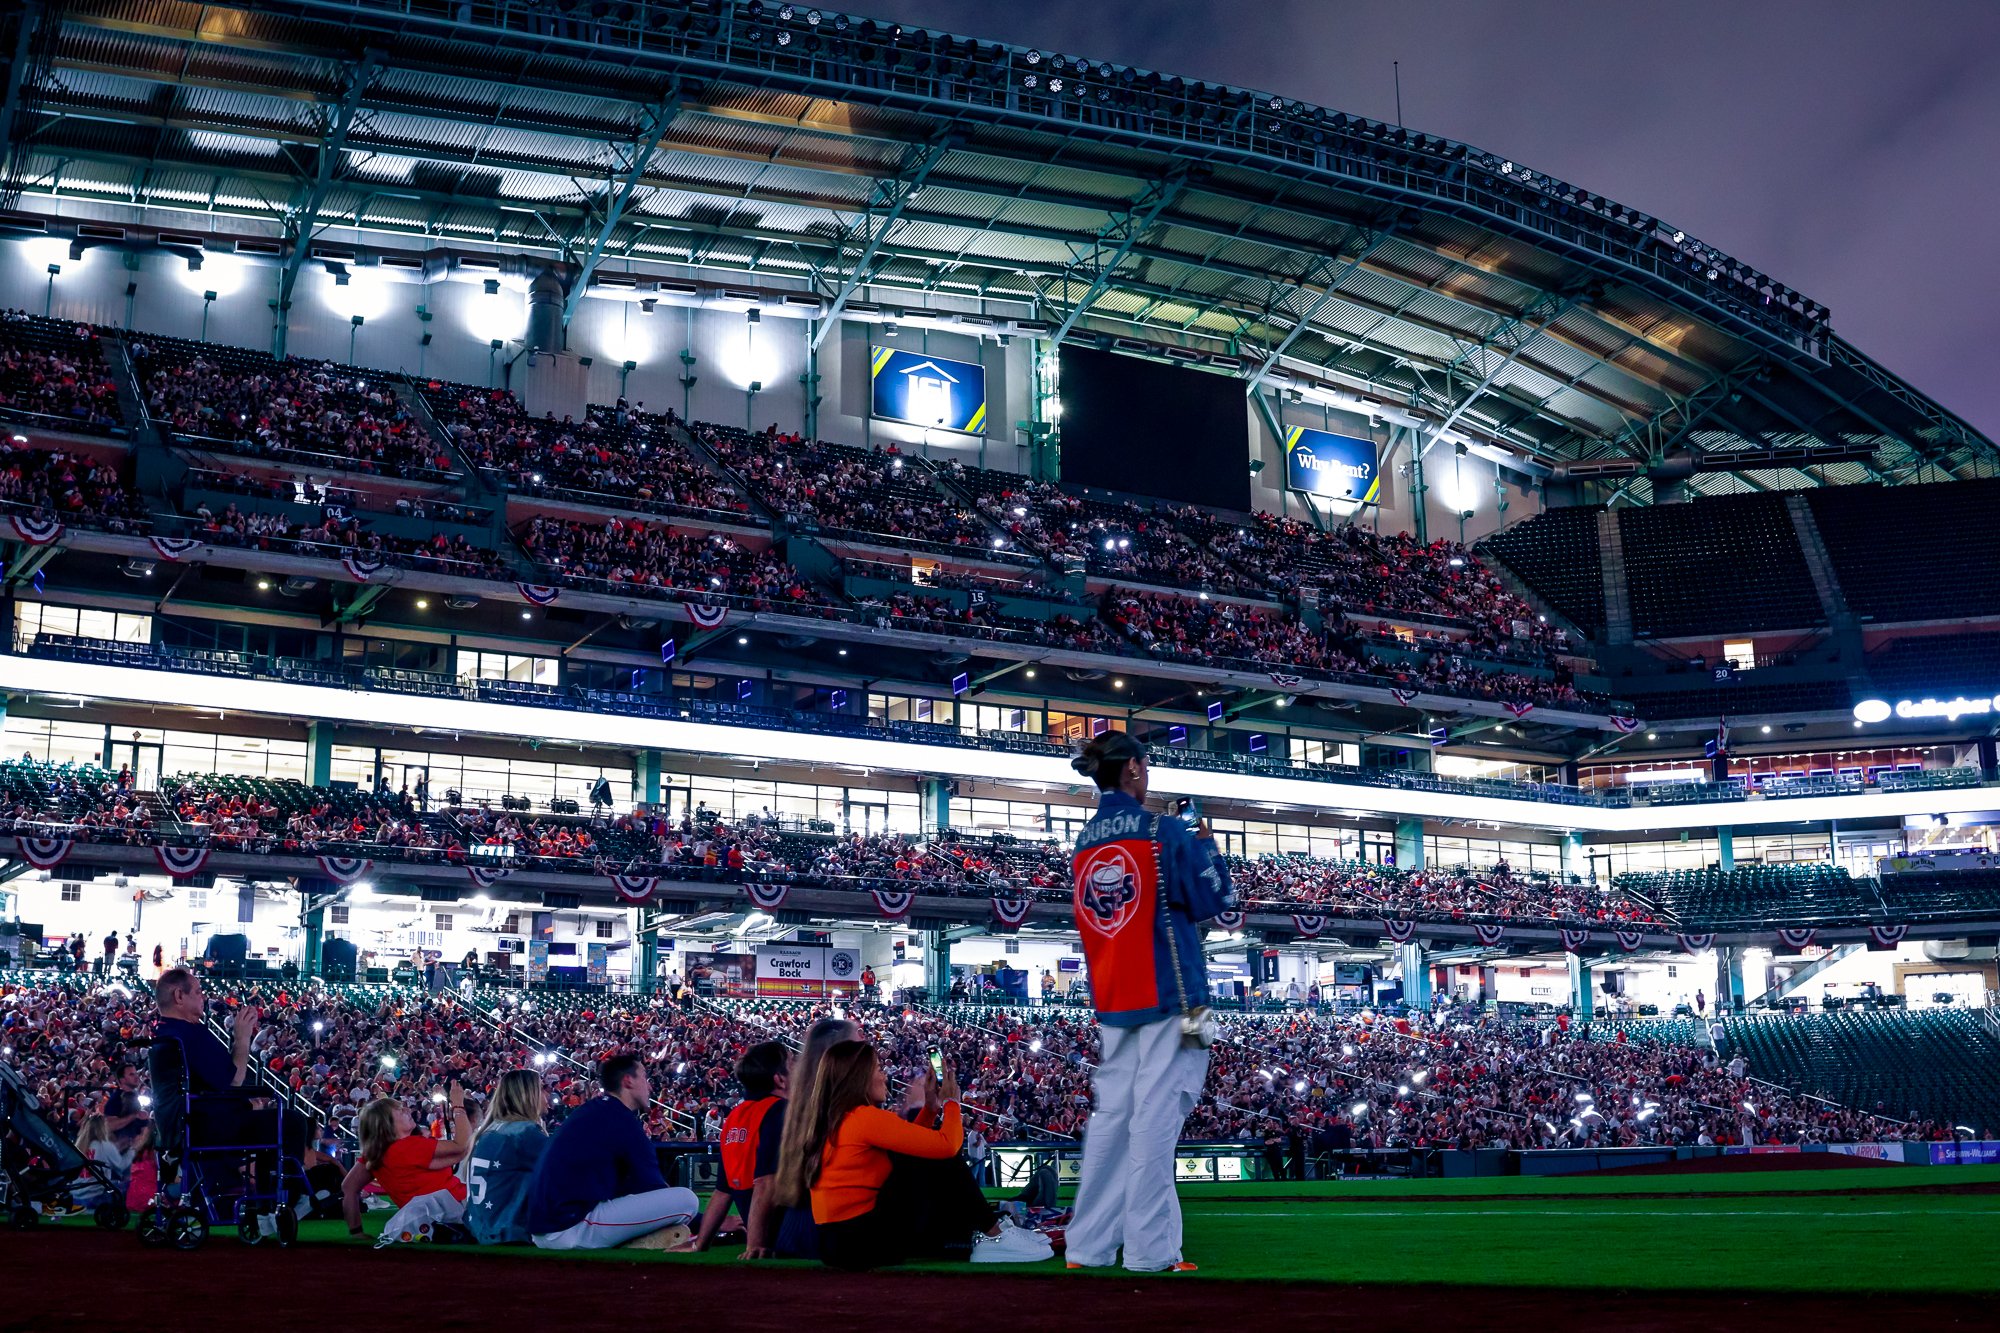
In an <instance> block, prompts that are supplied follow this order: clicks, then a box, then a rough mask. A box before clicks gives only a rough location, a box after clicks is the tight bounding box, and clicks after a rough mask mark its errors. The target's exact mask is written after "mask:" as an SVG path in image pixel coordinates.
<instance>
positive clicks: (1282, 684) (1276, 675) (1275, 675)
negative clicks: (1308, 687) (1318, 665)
mask: <svg viewBox="0 0 2000 1333" xmlns="http://www.w3.org/2000/svg"><path fill="white" fill-rule="evenodd" d="M1271 683H1272V684H1273V685H1276V686H1277V687H1278V688H1279V689H1281V690H1296V689H1297V688H1298V687H1299V686H1301V685H1303V684H1305V683H1306V678H1305V677H1304V676H1288V675H1286V674H1285V673H1284V672H1282V671H1273V672H1272V673H1271Z"/></svg>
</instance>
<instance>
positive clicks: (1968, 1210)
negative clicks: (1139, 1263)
mask: <svg viewBox="0 0 2000 1333" xmlns="http://www.w3.org/2000/svg"><path fill="white" fill-rule="evenodd" d="M1974 1184H1977V1185H1985V1186H1989V1187H1990V1186H1994V1185H2000V1167H1907V1168H1901V1169H1894V1170H1889V1169H1884V1170H1879V1171H1861V1170H1848V1171H1799V1172H1785V1173H1768V1174H1767V1173H1757V1174H1746V1175H1682V1176H1622V1177H1609V1178H1603V1177H1599V1178H1591V1179H1578V1178H1574V1177H1571V1178H1562V1177H1555V1178H1510V1179H1497V1180H1417V1181H1397V1180H1370V1181H1354V1182H1312V1183H1305V1184H1296V1183H1290V1182H1265V1183H1255V1184H1232V1185H1190V1186H1183V1187H1182V1189H1181V1201H1182V1206H1183V1211H1184V1215H1185V1218H1186V1228H1187V1240H1186V1252H1187V1255H1188V1257H1189V1258H1190V1259H1192V1260H1194V1261H1195V1262H1196V1263H1198V1264H1200V1265H1201V1277H1202V1278H1204V1279H1222V1280H1237V1281H1294V1282H1298V1281H1306V1282H1341V1283H1349V1282H1360V1283H1392V1284H1403V1283H1424V1284H1445V1285H1497V1286H1521V1287H1571V1288H1598V1289H1678V1290H1691V1289H1709V1290H1724V1289H1728V1290H1743V1291H1817V1292H1822V1293H1825V1292H1854V1293H1857V1294H1859V1293H1883V1292H1899V1291H1903V1292H1930V1293H1965V1294H1967V1295H1971V1294H1974V1293H1981V1292H2000V1192H1994V1193H1984V1194H1943V1193H1909V1192H1903V1191H1908V1190H1910V1189H1911V1187H1914V1186H1958V1185H1974ZM1551 1196H1563V1197H1551ZM370 1220H371V1224H372V1225H373V1226H375V1227H379V1226H380V1223H381V1221H382V1216H381V1215H380V1214H376V1215H373V1216H372V1217H371V1219H370ZM304 1230H305V1238H306V1239H307V1240H310V1241H313V1242H326V1243H338V1244H357V1243H361V1242H353V1241H349V1240H348V1238H347V1235H346V1233H345V1230H344V1229H343V1228H341V1227H340V1226H339V1224H337V1223H310V1224H308V1225H307V1226H306V1228H305V1229H304ZM456 1248H458V1247H452V1246H438V1247H435V1252H437V1253H439V1254H446V1253H450V1252H451V1251H452V1250H454V1249H456ZM515 1252H517V1253H522V1254H523V1255H527V1254H533V1255H534V1256H535V1258H536V1260H537V1261H538V1262H547V1263H563V1262H606V1261H610V1262H637V1263H669V1264H714V1263H736V1262H738V1260H737V1258H736V1251H735V1250H733V1249H721V1250H718V1251H715V1252H713V1253H710V1254H706V1255H662V1254H657V1253H654V1252H639V1253H624V1252H620V1251H615V1250H614V1251H606V1252H599V1253H593V1254H579V1253H576V1252H570V1253H566V1254H549V1253H544V1252H541V1251H515ZM510 1253H512V1252H510ZM924 1267H926V1268H927V1269H930V1270H932V1271H951V1272H974V1271H977V1272H980V1273H983V1274H987V1275H991V1274H993V1273H995V1272H1004V1271H1027V1270H1004V1269H1002V1270H995V1269H991V1268H985V1267H981V1268H979V1269H976V1270H975V1269H972V1268H970V1267H968V1266H965V1265H936V1266H931V1265H926V1266H924ZM1032 1271H1036V1272H1049V1271H1061V1270H1060V1269H1059V1268H1058V1267H1057V1266H1056V1265H1053V1264H1051V1265H1040V1266H1037V1267H1036V1268H1034V1269H1033V1270H1032ZM1106 1272H1107V1273H1108V1274H1111V1275H1116V1276H1118V1277H1121V1278H1122V1277H1124V1276H1125V1274H1124V1273H1123V1272H1122V1270H1115V1269H1114V1270H1106ZM1072 1276H1075V1277H1076V1278H1078V1279H1079V1280H1092V1279H1093V1278H1095V1277H1096V1276H1098V1274H1095V1273H1082V1272H1079V1273H1076V1274H1073V1275H1072Z"/></svg>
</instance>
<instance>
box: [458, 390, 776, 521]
mask: <svg viewBox="0 0 2000 1333" xmlns="http://www.w3.org/2000/svg"><path fill="white" fill-rule="evenodd" d="M423 392H424V400H425V402H427V403H428V404H429V405H430V409H431V415H432V416H433V417H434V418H435V419H436V420H437V422H438V424H439V425H441V426H443V427H444V429H445V430H446V431H447V432H448V433H449V434H450V435H451V437H452V439H453V441H454V442H455V443H456V444H457V445H458V448H459V452H460V453H462V454H463V455H464V456H465V458H466V460H467V461H468V462H470V463H471V464H472V466H474V467H476V468H479V469H481V470H483V471H494V472H498V473H499V474H500V475H501V476H502V477H503V478H504V479H505V481H506V484H507V486H508V488H509V489H510V490H514V491H518V492H520V493H521V494H524V495H545V496H570V497H573V498H577V499H582V500H587V501H592V502H595V503H600V504H602V503H608V504H613V505H616V506H617V507H619V508H625V509H635V510H638V511H640V512H644V513H661V514H676V513H712V514H719V515H729V516H738V517H740V516H743V515H745V514H747V512H748V509H749V506H748V505H747V504H745V503H744V501H743V498H742V496H740V495H738V494H737V492H736V488H735V487H733V486H731V485H729V484H728V483H727V482H726V481H724V480H723V479H722V478H721V477H719V476H717V475H716V474H715V472H714V470H713V469H711V468H709V467H708V466H706V465H705V464H704V463H703V462H702V461H701V460H700V459H699V458H697V457H696V456H695V455H694V454H692V453H690V452H689V451H688V449H687V448H686V447H685V446H684V445H682V444H681V442H680V439H679V437H678V434H677V431H678V426H679V422H678V419H677V418H676V417H675V416H674V414H673V413H672V412H668V413H666V414H665V415H664V416H654V415H652V414H650V413H647V412H645V411H644V410H643V408H644V407H645V404H643V403H641V404H639V405H638V408H636V409H635V408H631V407H628V406H627V405H626V404H625V403H624V401H623V400H622V399H621V400H620V401H619V402H618V403H617V404H615V405H613V406H610V407H605V406H602V405H596V406H592V407H590V408H588V409H587V410H586V411H585V413H584V418H583V420H581V421H578V420H576V419H575V418H574V417H571V416H568V415H565V416H563V417H562V418H561V419H560V420H558V419H557V418H556V417H555V416H554V415H548V416H543V417H539V418H538V417H531V416H529V415H528V413H527V410H526V409H525V408H523V407H522V405H521V401H520V400H519V399H518V398H516V397H515V396H514V395H513V394H512V393H511V392H509V391H508V390H506V389H483V388H477V387H475V386H473V385H469V384H447V383H445V382H443V381H440V380H432V381H431V382H430V383H428V384H427V385H425V387H424V391H423Z"/></svg>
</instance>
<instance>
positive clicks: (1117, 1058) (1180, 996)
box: [1067, 731, 1234, 1272]
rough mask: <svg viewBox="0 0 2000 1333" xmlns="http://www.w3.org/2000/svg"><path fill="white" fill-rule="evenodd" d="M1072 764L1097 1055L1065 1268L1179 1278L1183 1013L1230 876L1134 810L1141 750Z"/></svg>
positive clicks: (1142, 792)
mask: <svg viewBox="0 0 2000 1333" xmlns="http://www.w3.org/2000/svg"><path fill="white" fill-rule="evenodd" d="M1072 765H1073V767H1075V769H1076V771H1077V772H1079V773H1082V774H1084V775H1086V776H1087V777H1089V778H1090V779H1091V780H1092V781H1093V782H1095V783H1096V784H1097V789H1098V806H1097V813H1096V814H1095V815H1094V816H1092V817H1091V819H1090V822H1089V823H1087V824H1085V825H1084V826H1083V831H1082V832H1081V833H1080V834H1079V835H1078V836H1077V842H1076V854H1075V857H1074V859H1073V860H1072V862H1071V873H1072V877H1073V894H1074V907H1075V912H1076V923H1077V931H1078V933H1079V934H1081V935H1082V936H1083V952H1084V961H1085V962H1086V963H1087V965H1088V966H1089V968H1090V995H1091V1001H1092V1003H1093V1005H1094V1006H1095V1008H1096V1011H1097V1024H1098V1038H1099V1042H1100V1045H1101V1047H1102V1054H1101V1056H1100V1059H1099V1063H1098V1066H1097V1070H1096V1072H1095V1074H1094V1075H1093V1076H1092V1079H1091V1089H1092V1092H1093V1094H1094V1096H1095V1099H1096V1104H1095V1108H1094V1109H1093V1110H1092V1112H1091V1116H1090V1123H1089V1126H1088V1128H1086V1129H1085V1131H1084V1137H1083V1173H1082V1178H1081V1180H1080V1181H1079V1183H1078V1187H1077V1196H1076V1213H1075V1216H1074V1218H1073V1219H1072V1220H1071V1222H1070V1225H1069V1228H1068V1231H1067V1243H1068V1250H1069V1263H1070V1266H1071V1267H1077V1268H1096V1267H1104V1266H1108V1265H1110V1264H1112V1263H1115V1262H1117V1260H1118V1252H1119V1250H1120V1249H1121V1248H1122V1249H1123V1250H1124V1263H1125V1267H1126V1268H1128V1269H1130V1270H1132V1271H1134V1272H1157V1271H1161V1270H1173V1271H1177V1272H1186V1271H1190V1270H1192V1268H1193V1267H1194V1266H1193V1265H1192V1264H1189V1263H1187V1262H1186V1261H1185V1260H1184V1259H1183V1258H1182V1255H1181V1211H1180V1200H1179V1199H1178V1198H1177V1197H1175V1194H1174V1149H1175V1145H1176V1143H1177V1142H1178V1141H1179V1138H1180V1131H1181V1125H1182V1124H1183V1123H1184V1122H1185V1121H1186V1119H1187V1116H1188V1112H1189V1111H1191V1110H1193V1109H1194V1104H1195V1098H1196V1097H1197V1096H1198V1095H1199V1094H1200V1092H1201V1085H1202V1080H1203V1079H1204V1078H1205V1077H1206V1076H1207V1073H1208V1050H1207V1048H1206V1046H1205V1045H1203V1044H1201V1043H1200V1042H1199V1041H1198V1040H1196V1038H1195V1037H1194V1036H1193V1034H1192V1033H1191V1032H1190V1030H1189V1029H1190V1022H1189V1020H1188V1014H1189V1011H1191V1010H1194V1009H1199V1008H1203V1007H1205V1006H1206V1005H1207V1003H1208V968H1207V965H1206V962H1205V960H1204V957H1203V953H1202V947H1201V946H1202V939H1201V937H1202V932H1201V928H1200V926H1199V924H1198V923H1200V922H1203V921H1207V920H1209V919H1211V918H1213V917H1215V916H1217V915H1218V914H1220V913H1222V912H1224V911H1227V910H1228V909H1229V908H1230V907H1232V906H1233V905H1234V898H1233V896H1232V894H1231V891H1230V886H1229V869H1228V866H1227V865H1226V864H1224V862H1223V859H1222V855H1221V853H1220V852H1219V851H1217V849H1216V846H1215V839H1214V837H1213V836H1212V835H1211V834H1210V833H1209V831H1208V826H1207V824H1206V823H1205V822H1203V823H1201V824H1198V825H1197V826H1196V827H1194V828H1192V829H1191V828H1190V827H1189V826H1188V823H1187V822H1186V821H1185V820H1183V819H1181V818H1180V817H1178V816H1174V815H1166V816H1161V815H1154V814H1151V813H1149V812H1148V811H1147V810H1146V808H1145V800H1146V788H1147V767H1146V749H1145V747H1144V746H1143V745H1141V744H1140V743H1139V742H1138V741H1136V740H1134V739H1133V738H1132V737H1131V736H1129V735H1128V734H1126V733H1125V732H1122V731H1110V732H1106V733H1105V734H1104V735H1102V736H1099V737H1096V738H1095V739H1093V740H1092V741H1091V742H1090V743H1089V744H1088V745H1086V746H1085V747H1084V749H1083V753H1082V754H1080V755H1078V756H1077V757H1076V758H1075V759H1074V760H1073V761H1072Z"/></svg>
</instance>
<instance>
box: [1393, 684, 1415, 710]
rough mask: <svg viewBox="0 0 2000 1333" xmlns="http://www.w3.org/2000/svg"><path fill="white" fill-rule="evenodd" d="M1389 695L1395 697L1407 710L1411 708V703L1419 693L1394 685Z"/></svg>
mask: <svg viewBox="0 0 2000 1333" xmlns="http://www.w3.org/2000/svg"><path fill="white" fill-rule="evenodd" d="M1389 693H1391V694H1393V695H1395V696H1396V702H1397V703H1399V704H1401V705H1403V707H1405V708H1408V707H1409V706H1410V701H1411V700H1413V699H1415V698H1416V697H1417V692H1416V691H1415V690H1406V689H1403V688H1401V687H1400V686H1393V685H1392V686H1390V687H1389Z"/></svg>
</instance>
